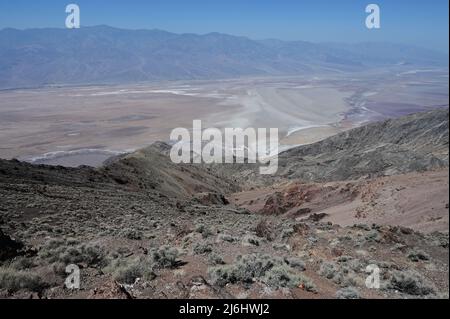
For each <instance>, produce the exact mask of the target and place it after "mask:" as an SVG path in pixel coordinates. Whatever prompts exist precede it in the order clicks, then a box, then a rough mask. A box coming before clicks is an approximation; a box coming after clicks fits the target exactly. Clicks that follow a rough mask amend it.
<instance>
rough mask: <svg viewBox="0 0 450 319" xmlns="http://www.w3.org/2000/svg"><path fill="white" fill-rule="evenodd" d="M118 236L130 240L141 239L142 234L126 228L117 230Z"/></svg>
mask: <svg viewBox="0 0 450 319" xmlns="http://www.w3.org/2000/svg"><path fill="white" fill-rule="evenodd" d="M119 236H120V237H123V238H127V239H130V240H141V239H142V236H143V235H142V232H141V231H138V230H135V229H131V228H126V229H123V230H121V231H120V232H119Z"/></svg>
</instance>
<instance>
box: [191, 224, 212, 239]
mask: <svg viewBox="0 0 450 319" xmlns="http://www.w3.org/2000/svg"><path fill="white" fill-rule="evenodd" d="M195 231H196V232H197V233H199V234H202V237H203V238H205V239H206V238H208V237H210V236H212V235H213V234H214V232H213V230H212V229H211V228H209V227H207V226H205V225H204V224H199V225H197V227H196V228H195Z"/></svg>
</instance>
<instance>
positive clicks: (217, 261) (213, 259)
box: [208, 253, 225, 266]
mask: <svg viewBox="0 0 450 319" xmlns="http://www.w3.org/2000/svg"><path fill="white" fill-rule="evenodd" d="M208 261H209V263H210V264H211V265H214V266H215V265H225V261H224V260H223V258H222V256H220V255H219V254H217V253H212V254H210V255H209V258H208Z"/></svg>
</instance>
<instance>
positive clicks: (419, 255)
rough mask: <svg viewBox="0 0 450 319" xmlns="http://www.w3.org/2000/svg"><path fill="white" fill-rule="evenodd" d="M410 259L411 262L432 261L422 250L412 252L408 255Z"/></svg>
mask: <svg viewBox="0 0 450 319" xmlns="http://www.w3.org/2000/svg"><path fill="white" fill-rule="evenodd" d="M408 258H409V259H410V260H411V261H414V262H419V261H424V260H430V256H428V254H427V253H426V252H424V251H422V250H412V251H410V252H409V253H408Z"/></svg>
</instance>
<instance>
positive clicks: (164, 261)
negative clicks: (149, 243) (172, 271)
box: [151, 246, 180, 268]
mask: <svg viewBox="0 0 450 319" xmlns="http://www.w3.org/2000/svg"><path fill="white" fill-rule="evenodd" d="M179 255H180V252H179V250H178V249H177V248H171V247H168V246H162V247H160V248H158V249H153V250H152V254H151V256H152V261H153V264H154V266H155V267H157V268H176V267H177V266H178V265H179V264H180V260H178V256H179Z"/></svg>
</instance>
